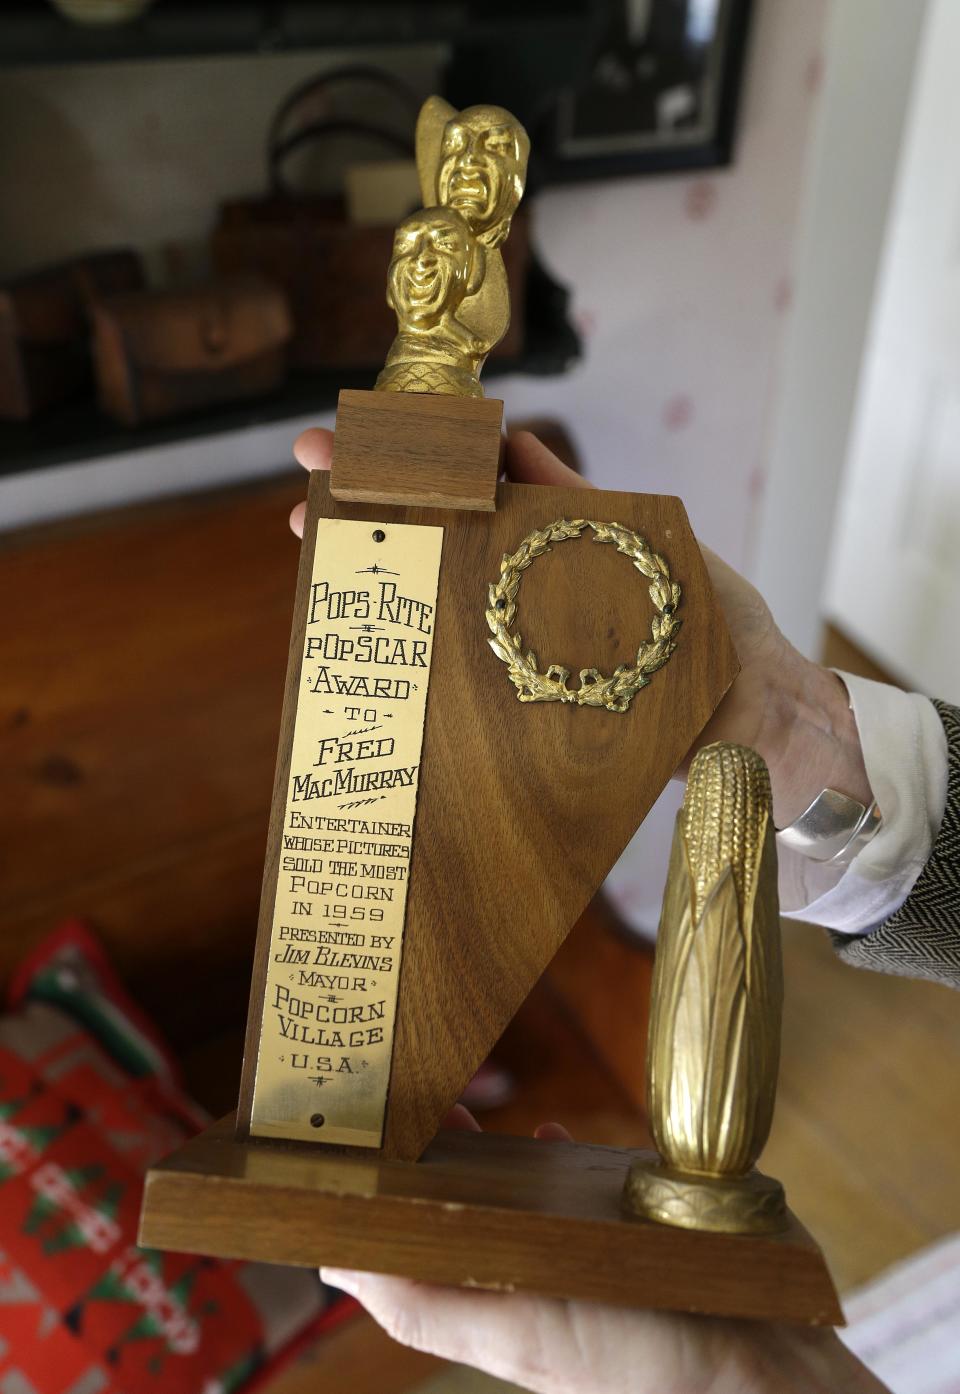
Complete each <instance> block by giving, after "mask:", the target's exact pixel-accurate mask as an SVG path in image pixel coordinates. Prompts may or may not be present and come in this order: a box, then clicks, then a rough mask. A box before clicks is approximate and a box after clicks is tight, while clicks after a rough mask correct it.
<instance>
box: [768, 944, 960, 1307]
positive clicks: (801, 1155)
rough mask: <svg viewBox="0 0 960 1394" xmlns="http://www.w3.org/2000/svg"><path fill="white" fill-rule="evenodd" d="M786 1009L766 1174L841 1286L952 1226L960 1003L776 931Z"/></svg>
mask: <svg viewBox="0 0 960 1394" xmlns="http://www.w3.org/2000/svg"><path fill="white" fill-rule="evenodd" d="M784 932H785V944H784V950H785V952H784V969H785V973H786V1009H785V1015H784V1030H783V1063H782V1066H781V1072H780V1089H779V1093H778V1095H777V1113H776V1119H775V1121H774V1127H773V1133H772V1136H771V1140H770V1144H769V1146H768V1148H767V1151H766V1153H765V1154H764V1158H763V1162H762V1166H763V1168H764V1170H766V1171H769V1172H771V1173H772V1174H773V1175H774V1176H778V1177H779V1178H780V1180H782V1181H783V1182H784V1184H785V1185H786V1188H787V1197H788V1199H789V1202H790V1204H791V1206H792V1207H793V1209H794V1211H795V1212H796V1214H797V1215H798V1216H799V1217H800V1219H801V1220H803V1222H804V1224H806V1225H807V1227H808V1228H809V1229H810V1230H812V1232H813V1233H814V1235H815V1236H816V1237H817V1239H818V1240H819V1241H820V1243H821V1245H822V1246H823V1248H824V1250H825V1252H826V1255H827V1259H828V1262H829V1263H830V1266H831V1269H832V1271H833V1275H834V1278H835V1279H836V1282H837V1286H838V1287H839V1288H840V1291H841V1292H843V1291H844V1290H845V1289H849V1288H851V1287H853V1286H855V1285H857V1284H859V1283H862V1282H865V1281H866V1280H867V1279H868V1278H872V1277H874V1276H876V1274H878V1273H880V1272H881V1271H882V1270H883V1269H884V1268H886V1267H887V1266H888V1265H890V1264H891V1263H895V1262H896V1261H897V1260H898V1259H902V1258H905V1257H906V1256H907V1255H908V1254H911V1253H913V1252H915V1251H916V1250H917V1249H919V1248H921V1247H923V1246H924V1245H925V1244H929V1243H931V1242H932V1241H933V1240H935V1239H939V1238H941V1237H942V1236H944V1235H946V1234H950V1233H952V1232H954V1231H956V1230H960V1185H958V1183H957V1177H958V1175H960V994H958V993H957V992H955V991H952V990H951V989H950V988H946V987H939V986H937V985H934V984H932V983H920V982H910V981H908V980H907V979H904V978H893V977H887V976H884V975H881V974H878V973H865V972H861V971H857V970H855V969H852V968H848V967H846V966H845V965H843V964H841V963H840V962H839V960H838V959H837V958H836V957H835V956H834V954H833V952H832V950H831V949H830V947H829V945H828V943H827V939H826V936H825V934H824V933H823V931H822V930H819V929H814V928H811V927H810V926H807V925H798V924H788V925H786V926H785V931H784Z"/></svg>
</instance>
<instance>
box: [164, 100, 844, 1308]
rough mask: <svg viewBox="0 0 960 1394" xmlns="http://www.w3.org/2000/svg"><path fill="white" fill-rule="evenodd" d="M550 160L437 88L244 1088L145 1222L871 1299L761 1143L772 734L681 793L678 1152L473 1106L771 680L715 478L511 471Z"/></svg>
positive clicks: (661, 1004) (306, 716)
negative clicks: (538, 1001) (579, 931)
mask: <svg viewBox="0 0 960 1394" xmlns="http://www.w3.org/2000/svg"><path fill="white" fill-rule="evenodd" d="M527 152H528V142H527V138H526V134H525V132H524V131H523V130H522V128H521V127H520V126H519V124H518V123H517V122H516V121H515V120H514V118H513V117H512V116H510V114H509V113H508V112H505V111H503V110H501V109H500V108H497V107H487V106H481V107H471V108H469V109H468V110H466V111H462V112H456V111H454V110H453V109H452V108H450V107H449V106H447V105H446V103H444V102H441V101H440V100H439V99H438V98H431V99H430V101H428V102H427V103H426V105H425V107H424V109H423V112H422V114H421V118H420V122H419V124H418V129H417V157H418V166H419V170H420V179H421V186H422V190H423V200H424V208H423V209H422V210H421V211H420V212H419V213H417V214H414V215H413V216H412V217H411V218H408V219H406V220H405V222H404V223H403V224H401V226H400V228H398V230H397V236H396V242H395V246H394V255H393V260H392V262H391V265H390V270H389V275H388V300H389V302H390V304H391V305H392V306H393V308H394V310H395V311H396V313H397V322H398V333H397V338H396V340H395V342H394V345H393V347H392V349H391V351H390V353H389V355H388V358H387V363H386V365H385V367H384V370H383V372H382V373H381V375H380V377H379V379H378V381H377V387H376V390H374V391H372V392H344V393H342V394H341V398H340V406H339V410H338V414H337V431H336V443H335V449H334V461H333V469H332V473H331V474H330V475H326V474H323V473H321V472H316V473H315V474H314V475H313V477H312V479H311V482H310V489H309V496H308V502H307V516H306V523H305V528H304V537H303V548H302V552H301V563H300V573H299V577H298V583H297V593H296V599H295V604H294V620H293V632H292V637H291V645H290V658H289V665H288V673H287V686H286V693H285V700H284V712H283V719H282V727H281V733H280V749H279V755H278V762H277V776H276V782H275V786H274V795H273V805H272V815H271V824H270V831H269V838H268V847H267V856H266V864H265V870H264V883H263V896H262V901H261V908H260V921H259V930H258V936H257V948H256V956H255V962H254V970H253V982H252V987H251V998H250V1013H249V1020H248V1030H247V1042H246V1051H245V1056H244V1068H243V1077H242V1082H241V1091H240V1099H239V1102H238V1108H237V1113H236V1117H235V1118H231V1119H227V1120H224V1121H223V1122H222V1123H220V1124H218V1125H217V1126H216V1127H214V1128H212V1129H210V1130H209V1131H208V1132H207V1133H205V1134H204V1135H203V1136H201V1137H199V1138H197V1139H196V1140H195V1141H193V1142H191V1143H189V1144H188V1145H187V1146H185V1147H183V1148H182V1149H181V1150H180V1151H179V1152H177V1153H175V1154H174V1155H173V1156H172V1157H170V1158H168V1159H167V1160H166V1161H165V1162H163V1163H161V1164H160V1165H159V1166H157V1167H155V1168H154V1169H153V1170H152V1171H151V1172H150V1173H149V1175H148V1177H147V1184H146V1190H145V1196H144V1207H143V1215H142V1221H141V1234H140V1238H141V1242H142V1243H144V1244H147V1245H152V1246H155V1247H159V1248H171V1249H177V1250H186V1251H191V1252H195V1253H204V1254H211V1255H217V1256H223V1257H234V1258H241V1259H258V1260H263V1261H268V1262H275V1263H289V1264H304V1265H310V1266H315V1265H319V1264H321V1263H326V1264H331V1265H335V1266H340V1267H346V1268H351V1267H353V1268H360V1269H370V1270H374V1271H379V1272H385V1273H397V1274H403V1275H408V1276H411V1277H415V1278H418V1279H420V1280H422V1281H427V1282H436V1283H450V1284H464V1285H470V1286H480V1287H484V1288H490V1289H493V1290H502V1291H531V1292H540V1293H545V1294H550V1295H553V1296H557V1297H579V1298H589V1299H595V1300H598V1301H605V1302H613V1303H616V1304H618V1305H635V1306H643V1307H657V1308H667V1309H675V1310H682V1311H693V1312H710V1313H715V1314H720V1315H729V1316H739V1317H757V1318H767V1319H772V1320H787V1321H799V1322H816V1323H823V1322H828V1323H834V1322H837V1321H838V1320H840V1319H841V1318H840V1312H839V1307H838V1304H837V1299H836V1294H835V1292H834V1288H833V1285H832V1283H831V1281H830V1277H829V1274H828V1272H827V1270H826V1267H825V1265H824V1262H823V1259H822V1257H821V1255H820V1251H819V1249H818V1248H817V1246H816V1244H815V1243H814V1242H813V1240H812V1239H811V1238H810V1236H809V1235H808V1234H807V1233H806V1232H805V1230H804V1229H803V1228H802V1226H801V1225H800V1224H799V1223H798V1222H797V1221H796V1220H795V1219H794V1218H793V1217H792V1216H791V1215H790V1213H789V1211H788V1210H787V1209H786V1207H785V1204H784V1200H783V1194H782V1191H781V1190H780V1188H779V1186H778V1185H777V1183H775V1182H771V1181H767V1180H765V1179H763V1178H762V1177H760V1176H759V1174H758V1173H756V1172H754V1171H753V1170H752V1167H753V1164H754V1162H755V1160H756V1158H757V1155H758V1153H759V1151H760V1148H761V1147H762V1145H763V1142H764V1140H765V1138H766V1134H767V1130H768V1128H769V1123H770V1115H771V1111H772V1107H773V1098H774V1091H775V1085H776V1067H777V1051H778V1042H779V1012H780V997H779V994H780V963H779V947H778V944H779V941H778V924H777V903H776V870H775V854H774V845H773V840H772V838H773V832H772V826H771V823H770V811H769V789H768V785H767V781H766V772H765V769H764V768H763V766H762V764H761V762H760V761H759V760H758V759H757V757H756V756H755V755H753V754H752V753H751V752H749V751H742V750H738V749H736V748H733V747H711V748H709V749H708V750H707V751H704V752H702V753H701V755H700V756H698V757H697V760H696V761H695V762H694V765H693V769H692V772H691V778H690V784H689V788H688V795H687V800H686V802H685V805H684V810H683V812H682V813H681V815H680V819H679V822H678V830H677V838H676V843H675V847H674V855H673V862H672V865H671V869H670V876H669V880H668V885H667V891H666V895H665V898H664V911H663V924H662V927H661V939H660V947H659V950H658V958H657V967H656V972H655V992H656V1003H655V1010H654V1016H653V1023H652V1031H651V1042H650V1053H649V1062H648V1063H649V1070H650V1079H649V1085H650V1112H651V1118H652V1122H653V1127H654V1135H655V1138H656V1141H657V1145H658V1146H659V1148H660V1153H661V1155H660V1156H659V1157H657V1156H656V1155H653V1154H650V1155H647V1154H643V1153H637V1152H627V1151H621V1150H617V1149H613V1148H605V1147H595V1146H592V1145H590V1144H589V1143H555V1144H551V1145H550V1146H545V1145H543V1144H540V1143H536V1142H534V1141H533V1140H528V1139H524V1138H512V1137H499V1136H496V1135H491V1134H480V1133H476V1134H475V1133H445V1132H442V1131H439V1132H438V1129H439V1127H440V1122H441V1120H442V1119H443V1117H444V1115H445V1114H446V1112H447V1110H448V1109H449V1107H450V1106H451V1105H452V1104H453V1103H454V1102H455V1100H456V1099H457V1098H458V1096H459V1094H460V1092H461V1091H462V1089H463V1087H464V1085H465V1084H466V1082H467V1081H468V1080H469V1079H470V1077H471V1076H472V1074H473V1073H474V1072H475V1071H476V1069H477V1067H478V1066H479V1065H480V1064H481V1063H482V1061H483V1060H484V1059H485V1058H486V1056H487V1054H488V1053H489V1051H490V1050H491V1048H492V1047H493V1046H494V1045H495V1044H496V1041H497V1040H498V1038H499V1036H500V1034H501V1032H502V1031H503V1029H504V1027H505V1026H506V1024H507V1023H508V1022H509V1020H510V1018H511V1017H512V1016H513V1014H514V1013H515V1012H516V1010H517V1008H518V1007H519V1006H520V1004H521V1003H522V1001H523V1000H524V998H525V997H526V995H527V993H528V992H529V991H530V989H531V988H532V986H533V985H534V983H535V982H536V980H537V978H538V977H539V976H540V974H541V973H542V972H543V970H544V968H545V967H546V966H547V964H548V962H549V961H550V958H551V957H552V956H553V954H554V953H555V952H556V950H557V949H558V948H559V946H560V944H561V943H562V941H563V939H564V937H565V935H566V933H567V931H568V929H569V928H570V927H571V926H572V925H573V924H574V922H575V921H576V920H577V918H578V917H579V915H580V914H581V912H582V910H583V909H584V908H585V906H586V904H587V903H588V901H589V900H590V898H591V897H592V896H593V895H594V894H595V892H596V890H597V889H598V887H599V886H600V884H601V883H602V881H603V879H604V877H605V876H606V874H607V872H608V871H609V869H610V867H611V866H612V864H613V863H614V861H615V860H616V858H617V857H618V856H619V854H620V852H621V851H622V850H623V847H624V846H625V845H626V843H627V841H628V840H629V838H630V837H631V836H632V834H633V832H634V831H635V830H636V828H637V826H638V824H639V823H640V822H641V821H642V819H643V818H644V816H645V814H646V812H647V810H648V809H649V808H650V806H651V805H652V803H653V802H654V800H655V799H656V797H657V795H658V794H659V793H660V791H661V789H662V788H663V787H664V785H665V784H666V783H667V781H668V779H669V778H670V777H671V775H672V773H673V771H674V770H675V769H676V768H677V766H678V765H679V764H680V762H681V760H682V759H683V757H684V755H685V754H686V752H687V751H688V750H689V748H690V746H691V745H692V744H693V742H694V741H695V739H696V737H697V735H698V733H699V732H700V731H701V730H702V729H703V727H704V726H705V725H706V723H707V721H708V720H709V718H710V716H711V714H712V713H713V711H714V709H715V708H716V706H717V704H718V702H719V701H720V699H721V698H722V696H723V694H724V692H725V691H726V689H727V688H728V687H729V685H730V683H731V682H732V681H733V679H734V678H735V676H736V673H737V660H736V654H735V652H734V650H733V647H732V644H731V642H730V637H729V635H728V633H727V630H726V627H725V625H724V622H723V617H722V615H721V613H720V611H719V609H718V606H717V603H716V600H715V597H714V595H713V591H712V589H711V586H710V581H709V577H708V576H707V572H706V568H705V566H704V563H703V559H702V557H701V555H700V551H699V549H698V547H697V545H696V542H695V540H694V538H693V536H692V534H691V532H690V528H689V524H688V522H687V519H686V515H685V513H684V510H683V507H682V505H681V504H680V502H679V500H677V499H673V498H666V497H661V496H652V495H637V494H626V493H607V492H601V491H594V490H591V491H584V490H581V489H570V488H554V487H547V486H525V485H517V484H510V483H501V482H498V475H499V472H500V432H501V421H502V403H500V402H495V401H489V400H487V399H485V398H484V396H483V392H482V388H481V387H480V381H479V378H480V371H481V368H482V366H483V361H484V358H485V356H486V354H487V353H488V352H489V350H490V348H492V347H493V345H494V344H495V343H496V342H497V341H498V339H499V338H500V337H501V336H502V334H503V333H504V331H505V329H506V326H507V323H508V319H509V305H508V300H507V292H506V277H505V273H504V269H503V260H502V256H501V253H500V250H499V248H500V247H501V245H502V243H503V241H504V239H505V238H506V236H507V235H508V233H509V228H510V219H511V216H512V214H513V212H514V210H515V208H516V205H517V203H518V201H519V198H520V196H521V194H522V190H523V182H524V176H525V170H526V159H527ZM541 654H550V655H552V656H553V657H552V660H547V659H543V658H540V657H538V655H541ZM616 990H617V985H616V984H615V983H611V984H610V991H611V993H612V992H615V991H616Z"/></svg>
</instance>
